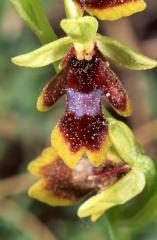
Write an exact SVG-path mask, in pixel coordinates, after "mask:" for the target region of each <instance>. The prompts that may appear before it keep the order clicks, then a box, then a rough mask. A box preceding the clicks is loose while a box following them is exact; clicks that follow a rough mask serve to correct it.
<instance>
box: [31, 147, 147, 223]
mask: <svg viewBox="0 0 157 240" xmlns="http://www.w3.org/2000/svg"><path fill="white" fill-rule="evenodd" d="M28 168H29V171H30V172H31V173H32V174H34V175H35V176H37V177H39V178H40V179H39V181H38V182H37V183H36V184H34V185H33V186H32V187H31V188H30V189H29V195H30V196H31V197H33V198H35V199H38V200H39V201H42V202H45V203H47V204H49V205H52V206H67V205H72V204H75V203H77V202H78V201H80V200H82V199H83V198H85V197H86V198H89V199H88V200H87V201H86V202H85V203H84V204H83V205H82V206H81V207H80V209H79V211H78V215H79V216H80V217H86V216H91V217H92V220H93V221H94V220H96V219H97V218H98V217H99V216H100V215H101V214H102V213H104V212H105V211H106V210H107V209H108V208H110V207H112V206H115V205H118V204H121V203H124V202H125V201H128V200H129V199H130V198H132V197H133V196H135V195H137V194H138V193H139V192H141V190H142V189H143V188H142V187H143V186H142V185H140V188H139V187H138V183H136V184H135V182H136V181H137V178H138V181H139V178H142V176H141V175H140V173H139V172H138V170H135V169H131V168H130V166H129V165H127V164H125V163H124V162H123V161H122V160H120V159H119V158H118V157H117V156H115V155H112V154H110V153H109V154H108V156H107V158H106V159H104V162H103V164H102V165H101V166H99V167H94V166H93V165H92V164H91V163H90V161H88V158H87V157H83V158H82V159H81V160H80V161H79V163H78V164H77V165H76V166H75V168H70V167H68V166H67V165H66V164H65V163H64V162H63V160H62V159H61V158H60V157H59V156H58V155H57V153H56V151H55V150H54V149H53V148H47V149H45V150H44V151H43V153H42V154H41V156H40V157H39V158H37V159H36V160H34V161H33V162H31V163H30V164H29V167H28ZM124 192H125V194H124Z"/></svg>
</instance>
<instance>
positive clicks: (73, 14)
mask: <svg viewBox="0 0 157 240" xmlns="http://www.w3.org/2000/svg"><path fill="white" fill-rule="evenodd" d="M64 8H65V12H66V16H67V18H78V17H82V15H83V9H82V8H81V7H80V5H79V4H78V3H77V2H76V1H73V0H64Z"/></svg>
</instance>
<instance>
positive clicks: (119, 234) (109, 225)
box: [105, 214, 132, 240]
mask: <svg viewBox="0 0 157 240" xmlns="http://www.w3.org/2000/svg"><path fill="white" fill-rule="evenodd" d="M105 220H106V221H105V226H106V229H107V234H108V238H109V239H110V240H131V239H132V238H131V231H130V229H129V228H119V227H118V226H117V225H116V223H115V222H114V221H112V219H111V218H110V216H109V214H106V219H105Z"/></svg>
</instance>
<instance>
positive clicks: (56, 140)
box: [51, 125, 84, 168]
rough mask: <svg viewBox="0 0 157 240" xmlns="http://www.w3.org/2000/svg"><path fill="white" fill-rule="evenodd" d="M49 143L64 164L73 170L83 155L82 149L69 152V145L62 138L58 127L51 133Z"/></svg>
mask: <svg viewBox="0 0 157 240" xmlns="http://www.w3.org/2000/svg"><path fill="white" fill-rule="evenodd" d="M51 143H52V145H53V147H54V148H55V149H56V151H57V153H58V155H59V156H60V157H61V158H62V159H63V161H64V162H65V164H67V165H68V166H69V167H71V168H74V167H75V166H76V164H77V163H78V162H79V161H80V159H81V156H82V155H83V153H84V149H83V148H81V149H80V150H79V151H77V152H72V151H71V150H70V144H69V143H68V142H67V141H66V140H65V138H64V137H63V135H62V133H61V131H60V129H59V127H58V125H57V126H56V127H55V128H54V130H53V131H52V135H51Z"/></svg>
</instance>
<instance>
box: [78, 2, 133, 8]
mask: <svg viewBox="0 0 157 240" xmlns="http://www.w3.org/2000/svg"><path fill="white" fill-rule="evenodd" d="M76 1H77V2H78V3H79V4H81V6H82V7H90V8H97V9H103V8H109V7H116V6H119V5H122V4H124V3H128V2H133V1H132V0H76ZM136 1H137V0H134V2H136Z"/></svg>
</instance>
